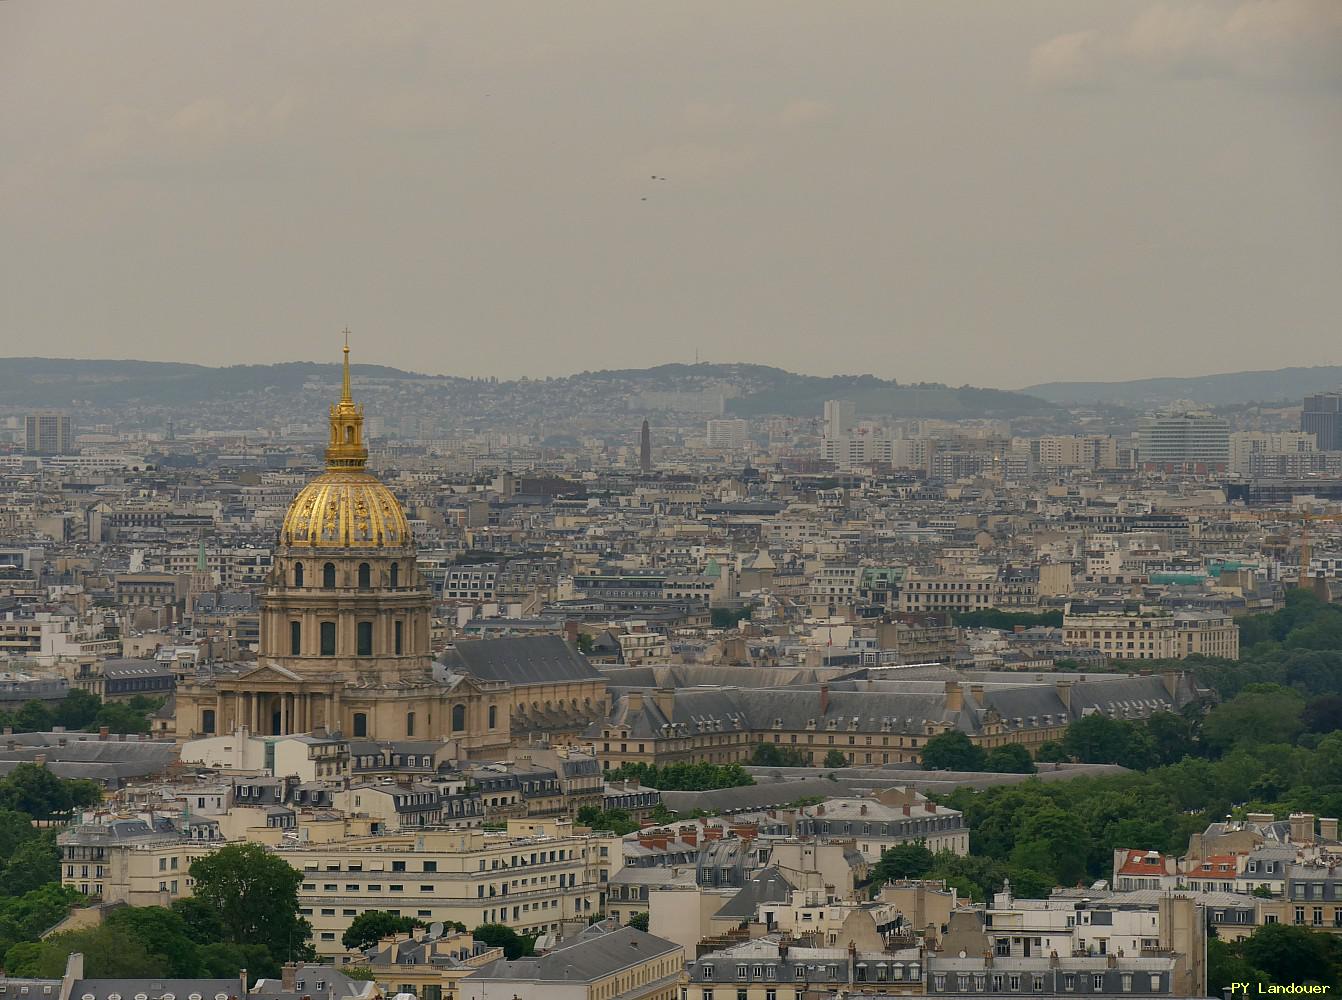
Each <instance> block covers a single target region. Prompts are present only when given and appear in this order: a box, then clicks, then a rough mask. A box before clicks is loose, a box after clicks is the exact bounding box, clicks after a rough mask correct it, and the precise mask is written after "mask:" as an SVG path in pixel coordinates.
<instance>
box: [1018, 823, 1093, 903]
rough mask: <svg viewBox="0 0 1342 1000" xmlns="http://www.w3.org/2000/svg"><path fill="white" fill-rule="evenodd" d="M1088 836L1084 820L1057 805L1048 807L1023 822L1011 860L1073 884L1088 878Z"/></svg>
mask: <svg viewBox="0 0 1342 1000" xmlns="http://www.w3.org/2000/svg"><path fill="white" fill-rule="evenodd" d="M1086 846H1087V835H1086V830H1085V828H1084V827H1083V826H1082V825H1081V821H1080V820H1079V819H1078V818H1077V817H1076V816H1075V815H1074V814H1073V813H1070V812H1067V811H1065V810H1063V809H1061V808H1059V807H1058V806H1056V805H1052V804H1050V805H1045V806H1042V807H1041V808H1039V809H1038V810H1036V811H1034V812H1032V813H1029V814H1027V815H1026V816H1025V817H1024V818H1023V819H1022V821H1021V830H1020V834H1019V836H1018V837H1017V838H1016V846H1015V847H1014V848H1013V849H1012V851H1011V861H1012V863H1013V864H1014V865H1016V866H1017V867H1020V868H1029V869H1033V870H1035V871H1038V872H1044V873H1047V874H1050V875H1052V876H1054V877H1055V878H1056V879H1057V880H1058V882H1059V883H1061V884H1062V885H1071V884H1072V883H1073V882H1076V881H1079V880H1081V879H1083V878H1084V877H1085V875H1086Z"/></svg>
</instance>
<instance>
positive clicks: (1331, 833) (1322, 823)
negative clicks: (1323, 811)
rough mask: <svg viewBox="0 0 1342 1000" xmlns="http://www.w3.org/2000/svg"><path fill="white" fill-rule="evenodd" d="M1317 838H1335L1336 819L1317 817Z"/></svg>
mask: <svg viewBox="0 0 1342 1000" xmlns="http://www.w3.org/2000/svg"><path fill="white" fill-rule="evenodd" d="M1319 839H1320V840H1336V839H1337V820H1336V819H1330V818H1329V817H1327V816H1320V817H1319Z"/></svg>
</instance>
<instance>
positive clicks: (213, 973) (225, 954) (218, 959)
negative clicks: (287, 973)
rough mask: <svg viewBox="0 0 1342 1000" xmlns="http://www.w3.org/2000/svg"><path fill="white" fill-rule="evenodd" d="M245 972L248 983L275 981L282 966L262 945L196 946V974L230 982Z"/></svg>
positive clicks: (213, 942)
mask: <svg viewBox="0 0 1342 1000" xmlns="http://www.w3.org/2000/svg"><path fill="white" fill-rule="evenodd" d="M239 969H246V970H247V976H248V978H249V979H251V980H252V982H255V981H256V980H258V979H279V978H280V975H281V974H282V972H283V966H282V964H281V963H280V962H278V961H276V959H275V956H274V955H272V954H271V953H270V949H269V948H267V947H266V946H265V945H263V944H232V943H230V942H228V941H211V942H210V943H209V944H205V945H201V947H200V970H201V971H200V974H201V975H202V976H205V977H207V978H210V979H231V978H232V977H234V976H236V975H237V974H238V970H239Z"/></svg>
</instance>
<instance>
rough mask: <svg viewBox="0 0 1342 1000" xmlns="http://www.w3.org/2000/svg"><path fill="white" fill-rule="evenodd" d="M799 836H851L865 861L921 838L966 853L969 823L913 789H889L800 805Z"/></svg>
mask: <svg viewBox="0 0 1342 1000" xmlns="http://www.w3.org/2000/svg"><path fill="white" fill-rule="evenodd" d="M796 833H797V836H799V837H806V838H814V839H817V840H829V841H834V840H852V841H853V842H854V844H855V846H856V847H857V850H858V851H859V852H861V854H862V856H863V857H864V858H866V860H867V861H869V862H871V863H875V862H877V861H879V860H881V855H882V854H883V853H884V852H885V851H888V850H890V849H891V848H892V847H895V846H897V845H899V844H906V843H910V842H914V841H918V842H923V843H925V844H926V845H927V849H928V850H930V851H931V852H932V853H934V854H936V853H938V852H939V851H950V852H951V853H953V854H962V855H963V854H968V853H969V827H968V826H967V825H966V824H965V820H964V816H963V815H962V814H961V813H960V812H959V811H958V810H955V809H951V808H948V807H947V806H942V805H938V804H937V803H935V802H932V801H931V800H929V799H928V798H927V797H926V796H924V795H921V794H919V793H918V792H916V791H914V790H913V789H911V788H899V787H896V788H887V789H885V790H883V791H880V792H877V793H875V794H874V795H872V796H871V797H870V798H865V799H857V798H833V799H826V800H825V801H824V802H821V803H819V804H818V805H814V806H806V807H804V808H802V810H801V811H800V813H799V815H798V817H797V824H796Z"/></svg>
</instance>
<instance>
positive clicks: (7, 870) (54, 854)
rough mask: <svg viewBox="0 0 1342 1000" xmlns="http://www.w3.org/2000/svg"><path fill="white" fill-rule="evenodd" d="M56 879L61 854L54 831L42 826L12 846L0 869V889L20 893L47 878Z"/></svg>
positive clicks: (10, 893)
mask: <svg viewBox="0 0 1342 1000" xmlns="http://www.w3.org/2000/svg"><path fill="white" fill-rule="evenodd" d="M60 880H61V855H60V851H59V850H58V849H57V847H56V833H55V831H54V830H46V831H43V833H42V834H41V835H40V836H37V837H32V838H30V839H28V840H25V841H24V842H23V843H22V844H20V845H19V846H18V847H16V848H15V849H14V853H13V854H11V855H10V856H9V861H8V862H6V863H5V865H4V867H3V869H0V892H3V893H4V894H5V895H7V896H21V895H23V894H24V893H26V892H32V891H33V890H34V889H40V888H42V886H44V885H46V884H47V883H48V882H59V881H60Z"/></svg>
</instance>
